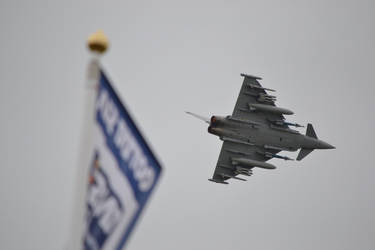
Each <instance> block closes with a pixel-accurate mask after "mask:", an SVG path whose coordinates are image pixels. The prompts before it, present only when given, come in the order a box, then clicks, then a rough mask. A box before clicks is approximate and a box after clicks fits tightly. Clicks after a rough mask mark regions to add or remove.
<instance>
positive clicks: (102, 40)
mask: <svg viewBox="0 0 375 250" xmlns="http://www.w3.org/2000/svg"><path fill="white" fill-rule="evenodd" d="M87 45H88V47H89V49H90V50H91V51H93V52H97V53H99V54H103V53H104V52H105V51H106V50H107V48H108V46H109V41H108V38H107V37H106V35H105V34H104V33H103V31H102V30H98V31H97V32H95V33H93V34H92V35H90V36H89V39H88V40H87Z"/></svg>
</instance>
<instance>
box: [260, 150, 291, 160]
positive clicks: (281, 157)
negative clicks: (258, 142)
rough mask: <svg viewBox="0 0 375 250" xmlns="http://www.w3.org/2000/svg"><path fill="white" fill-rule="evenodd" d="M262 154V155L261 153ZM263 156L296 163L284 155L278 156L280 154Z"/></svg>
mask: <svg viewBox="0 0 375 250" xmlns="http://www.w3.org/2000/svg"><path fill="white" fill-rule="evenodd" d="M261 154H262V153H261ZM263 155H264V156H265V157H267V158H278V159H283V160H286V161H294V159H292V158H289V157H288V156H283V155H278V154H272V153H270V152H265V153H263Z"/></svg>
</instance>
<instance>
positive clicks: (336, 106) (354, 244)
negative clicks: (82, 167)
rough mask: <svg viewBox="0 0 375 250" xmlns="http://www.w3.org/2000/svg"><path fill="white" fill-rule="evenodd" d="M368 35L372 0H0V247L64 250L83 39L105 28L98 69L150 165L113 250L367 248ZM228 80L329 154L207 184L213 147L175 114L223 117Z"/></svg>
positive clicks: (373, 39) (232, 95) (230, 91)
mask: <svg viewBox="0 0 375 250" xmlns="http://www.w3.org/2000/svg"><path fill="white" fill-rule="evenodd" d="M374 24H375V2H374V1H370V0H369V1H327V0H326V1H202V0H201V1H193V0H190V1H171V0H170V1H167V0H161V1H77V0H75V1H37V0H34V1H6V0H2V1H1V2H0V34H1V43H0V45H1V46H0V55H1V56H0V72H1V74H0V104H1V105H0V116H1V123H0V159H1V174H0V198H1V205H0V248H1V249H4V250H16V249H17V250H19V249H35V250H44V249H46V250H47V249H48V250H49V249H64V246H65V244H66V241H67V240H68V236H69V231H70V228H69V227H70V224H69V223H70V220H71V213H70V211H71V207H72V201H73V193H74V180H75V176H74V173H75V168H76V167H77V160H78V152H79V138H80V128H81V124H82V119H81V116H82V113H83V106H84V100H83V97H84V88H83V86H84V81H85V70H86V66H87V62H88V56H89V53H88V51H87V49H86V48H85V42H86V38H87V36H88V35H89V34H91V33H92V32H94V31H96V30H97V29H103V30H104V32H105V33H106V34H107V35H108V37H109V39H110V41H111V48H110V50H109V51H108V53H107V54H106V55H105V57H104V58H103V61H102V63H103V65H104V68H105V70H106V72H107V73H108V75H109V77H110V78H111V79H112V82H113V84H114V86H115V88H116V89H117V90H118V92H119V94H120V96H121V97H122V98H123V100H124V101H125V102H126V104H127V106H128V107H129V109H130V110H131V112H132V114H133V116H134V117H135V119H136V121H137V122H138V124H139V125H140V127H141V129H142V131H143V132H144V134H145V136H146V137H147V138H148V140H149V141H150V142H151V144H152V147H153V148H154V150H155V151H156V153H157V155H158V157H159V158H160V161H161V162H162V163H163V166H164V174H163V177H162V179H161V182H160V185H158V187H157V190H156V192H155V193H154V195H153V196H152V198H151V201H150V203H149V205H148V207H147V209H146V210H145V213H144V214H143V216H142V218H141V221H140V223H139V224H138V225H137V227H136V230H135V232H134V234H133V237H132V238H131V240H130V242H129V244H128V247H127V249H129V250H132V249H137V250H139V249H162V250H165V249H188V250H190V249H215V250H227V249H257V250H258V249H259V250H263V249H264V250H275V249H287V250H297V249H298V250H299V249H304V250H305V249H307V250H309V249H311V250H316V249H329V250H334V249H337V250H343V249H361V250H371V249H374V248H375V239H374V236H375V216H374V211H375V195H374V189H375V182H374V176H375V167H374V160H373V157H372V156H373V154H374V141H375V136H374V135H375V134H374V124H375V119H374V107H375V105H374V100H373V96H374V83H375V82H374V72H375V48H374V45H375V29H374ZM242 72H244V73H249V74H254V75H259V76H261V77H263V78H264V80H262V82H261V83H262V84H263V85H264V86H267V87H270V88H274V89H276V90H277V93H276V94H277V96H278V102H277V104H278V105H279V106H282V107H286V108H290V109H292V110H293V111H294V112H295V115H294V116H292V117H290V120H292V121H296V122H298V123H303V124H306V123H307V122H311V123H312V124H313V125H314V128H315V130H316V133H317V135H318V136H319V137H320V138H322V139H323V140H326V141H327V142H329V143H331V144H333V145H335V146H336V147H337V149H336V150H329V151H328V150H327V151H316V152H313V153H312V154H311V155H309V156H308V157H306V158H305V159H304V160H303V161H302V162H284V161H277V160H272V163H274V164H275V165H277V166H278V169H277V170H274V171H266V170H258V169H257V170H255V173H254V175H253V176H252V177H251V178H249V179H248V181H247V182H235V181H231V184H230V185H226V186H224V185H219V184H215V183H212V182H208V181H207V179H208V178H210V177H211V176H212V173H213V170H214V167H215V164H216V161H217V157H218V154H219V151H220V147H221V142H220V141H219V140H218V139H217V138H216V137H214V136H212V135H209V134H208V133H207V132H206V131H207V126H206V124H204V123H201V122H200V121H198V120H195V119H194V118H192V117H189V116H187V115H186V114H184V111H185V110H190V111H193V112H197V113H200V114H202V115H207V116H209V115H212V114H216V115H227V114H230V113H231V112H232V109H233V107H234V103H235V100H236V98H237V95H238V92H239V89H240V86H241V83H242V78H241V77H240V73H242ZM301 133H304V130H303V129H301ZM296 154H297V153H292V154H289V155H290V156H294V157H296Z"/></svg>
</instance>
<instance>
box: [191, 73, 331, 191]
mask: <svg viewBox="0 0 375 250" xmlns="http://www.w3.org/2000/svg"><path fill="white" fill-rule="evenodd" d="M241 76H243V77H244V81H243V83H242V87H241V90H240V94H239V96H238V98H237V102H236V105H235V107H234V110H233V113H232V115H228V116H226V117H223V116H212V117H211V119H209V118H205V117H203V116H200V115H197V114H194V113H191V112H186V113H188V114H190V115H193V116H194V117H196V118H199V119H201V120H203V121H205V122H206V123H208V124H209V126H208V133H210V134H213V135H216V136H218V137H219V138H220V140H222V141H223V145H222V147H221V152H220V155H219V159H218V161H217V164H216V168H215V171H214V174H213V177H212V178H211V179H208V180H209V181H213V182H216V183H222V184H228V182H227V180H228V179H231V178H232V179H236V180H242V181H245V180H246V179H244V178H241V177H238V175H244V176H251V175H252V173H253V172H252V170H253V168H255V167H258V168H263V169H275V168H276V166H275V165H273V164H271V163H267V162H266V161H268V160H269V159H272V158H278V159H283V160H293V159H291V158H289V157H287V156H283V155H280V154H279V152H281V151H284V150H285V151H297V150H298V149H301V150H300V152H299V154H298V156H297V160H298V161H300V160H302V159H303V158H304V157H306V156H307V155H308V154H309V153H311V152H312V151H313V150H314V149H333V148H335V147H333V146H332V145H330V144H328V143H327V142H324V141H322V140H320V139H318V137H317V135H316V133H315V131H314V128H313V126H312V125H311V124H310V123H309V124H308V125H307V130H306V135H303V134H300V133H299V132H298V131H297V130H294V129H291V127H297V128H298V127H303V126H302V125H300V124H298V123H292V122H288V121H286V119H285V117H284V115H292V114H293V112H292V111H291V110H289V109H285V108H280V107H277V106H276V105H275V101H276V97H275V96H274V95H270V94H268V92H274V91H275V90H272V89H268V88H264V87H262V85H261V84H260V83H259V81H258V80H261V78H260V77H257V76H252V75H246V74H241Z"/></svg>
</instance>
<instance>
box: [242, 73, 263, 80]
mask: <svg viewBox="0 0 375 250" xmlns="http://www.w3.org/2000/svg"><path fill="white" fill-rule="evenodd" d="M241 76H243V77H248V78H252V79H256V80H262V77H259V76H253V75H248V74H244V73H241Z"/></svg>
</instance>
